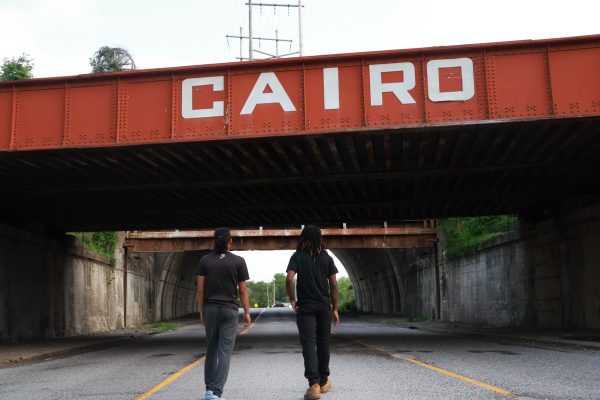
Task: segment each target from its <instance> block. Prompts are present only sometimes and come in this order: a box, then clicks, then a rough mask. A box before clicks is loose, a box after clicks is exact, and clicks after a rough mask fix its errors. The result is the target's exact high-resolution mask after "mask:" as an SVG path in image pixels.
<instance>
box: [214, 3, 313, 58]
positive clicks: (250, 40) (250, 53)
mask: <svg viewBox="0 0 600 400" xmlns="http://www.w3.org/2000/svg"><path fill="white" fill-rule="evenodd" d="M246 5H247V6H248V36H244V35H243V31H242V28H241V27H240V35H239V36H235V35H226V36H225V37H226V38H227V39H230V38H233V39H239V40H240V56H239V57H238V59H239V60H240V61H243V60H250V61H251V60H254V53H259V54H263V55H265V56H267V57H268V58H282V57H286V56H291V55H294V54H298V55H300V56H302V54H303V43H302V7H304V6H303V5H302V0H298V4H279V3H255V2H254V3H253V0H248V2H247V3H246ZM253 7H260V8H261V10H262V7H273V9H274V10H276V9H277V8H287V9H288V14H289V10H290V9H291V8H297V9H298V51H294V52H292V51H291V50H290V52H289V53H287V54H281V55H280V54H279V42H287V43H290V48H291V43H292V42H293V41H292V40H290V39H279V31H278V30H275V38H265V37H255V36H254V34H253V29H252V27H253V21H252V8H253ZM245 39H248V57H247V58H246V57H243V55H242V42H243V41H244V40H245ZM255 39H258V40H261V41H262V40H265V41H273V42H275V54H270V53H268V52H265V51H261V50H256V49H254V40H255Z"/></svg>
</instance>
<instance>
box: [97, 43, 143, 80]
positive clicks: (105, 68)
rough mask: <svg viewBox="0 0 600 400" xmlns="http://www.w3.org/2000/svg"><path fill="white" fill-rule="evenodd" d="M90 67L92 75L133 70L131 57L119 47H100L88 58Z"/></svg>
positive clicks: (133, 63)
mask: <svg viewBox="0 0 600 400" xmlns="http://www.w3.org/2000/svg"><path fill="white" fill-rule="evenodd" d="M90 65H91V67H92V72H93V73H94V74H98V73H103V72H115V71H123V70H129V69H135V62H134V61H133V57H131V54H129V52H128V51H127V50H125V49H123V48H121V47H109V46H102V47H100V48H99V49H98V51H96V53H94V56H93V57H92V58H90Z"/></svg>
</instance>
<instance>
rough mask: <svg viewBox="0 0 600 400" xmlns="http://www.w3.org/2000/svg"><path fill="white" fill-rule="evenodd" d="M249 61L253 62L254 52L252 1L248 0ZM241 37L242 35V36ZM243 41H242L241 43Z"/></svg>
mask: <svg viewBox="0 0 600 400" xmlns="http://www.w3.org/2000/svg"><path fill="white" fill-rule="evenodd" d="M247 5H248V60H250V61H252V58H253V54H254V52H253V51H252V42H253V39H252V0H248V3H247ZM240 36H241V35H240ZM241 41H242V39H240V42H241Z"/></svg>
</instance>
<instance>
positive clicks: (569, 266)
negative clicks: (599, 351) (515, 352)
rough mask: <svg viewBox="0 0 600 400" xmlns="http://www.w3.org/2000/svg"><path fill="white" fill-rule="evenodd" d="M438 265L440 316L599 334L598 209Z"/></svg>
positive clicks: (529, 227)
mask: <svg viewBox="0 0 600 400" xmlns="http://www.w3.org/2000/svg"><path fill="white" fill-rule="evenodd" d="M440 259H441V260H442V262H441V266H440V267H441V289H442V319H444V320H448V321H453V322H462V323H468V324H477V325H489V326H496V327H539V328H558V329H571V328H575V329H594V330H600V205H596V206H591V207H586V208H582V209H579V210H576V211H572V212H565V213H563V214H562V215H560V216H559V217H555V218H552V219H548V220H546V221H543V222H539V223H526V222H521V224H520V232H519V233H515V234H511V235H508V236H506V237H503V238H498V239H497V240H495V241H493V242H492V243H490V244H488V245H486V246H485V247H484V248H482V249H480V251H479V252H478V253H477V254H474V255H471V256H467V257H463V258H461V259H459V260H455V261H452V262H444V261H443V260H444V257H443V255H442V256H441V257H440Z"/></svg>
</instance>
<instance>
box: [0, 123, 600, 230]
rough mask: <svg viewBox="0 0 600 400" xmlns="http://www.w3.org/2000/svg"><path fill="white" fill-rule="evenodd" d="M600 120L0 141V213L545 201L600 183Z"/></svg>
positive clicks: (208, 211)
mask: <svg viewBox="0 0 600 400" xmlns="http://www.w3.org/2000/svg"><path fill="white" fill-rule="evenodd" d="M599 122H600V119H598V118H576V119H564V120H559V119H548V120H540V121H534V122H521V123H515V122H511V123H501V122H498V123H488V124H483V125H463V126H454V127H444V128H439V127H436V128H427V129H423V128H419V129H402V130H385V131H369V132H346V133H335V134H326V135H316V136H287V137H271V138H244V139H239V138H237V139H232V140H224V141H215V142H195V143H170V144H154V145H140V146H121V147H109V148H93V149H91V148H90V149H63V150H44V151H18V152H0V185H1V187H2V196H1V198H0V210H1V211H0V212H1V216H0V219H1V220H3V221H5V222H15V221H30V222H34V223H41V224H43V225H46V226H51V227H53V228H56V229H59V230H78V231H85V230H125V229H130V230H131V229H138V230H151V229H175V228H176V229H184V228H211V227H215V226H220V225H228V226H233V227H257V226H290V225H296V226H297V225H300V224H304V223H307V222H316V223H320V224H322V225H338V226H339V224H340V223H342V222H347V223H348V224H353V223H355V224H358V223H361V224H362V223H366V224H381V223H382V222H383V221H389V222H393V221H397V220H405V219H416V218H437V217H448V216H467V215H493V214H502V213H523V214H527V213H529V214H533V213H534V212H533V211H534V210H538V211H539V210H542V212H548V210H552V209H553V207H556V206H557V204H561V203H563V202H564V201H567V200H569V199H584V201H585V199H586V198H597V196H598V195H599V194H600V136H599V135H600V123H599Z"/></svg>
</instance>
